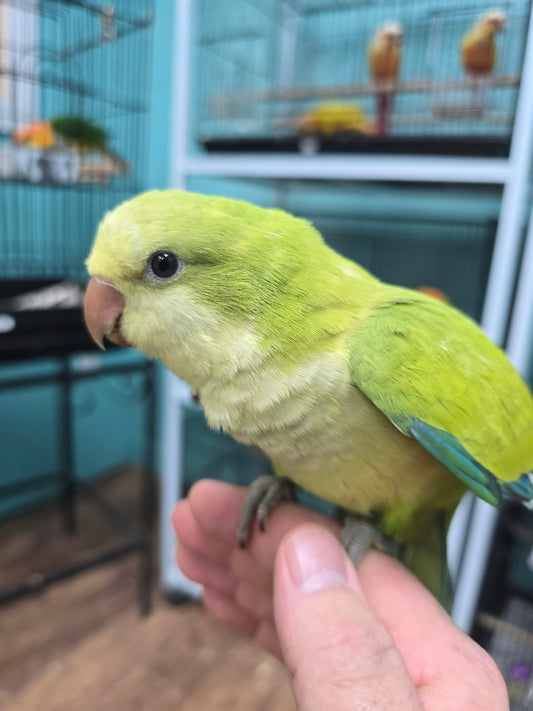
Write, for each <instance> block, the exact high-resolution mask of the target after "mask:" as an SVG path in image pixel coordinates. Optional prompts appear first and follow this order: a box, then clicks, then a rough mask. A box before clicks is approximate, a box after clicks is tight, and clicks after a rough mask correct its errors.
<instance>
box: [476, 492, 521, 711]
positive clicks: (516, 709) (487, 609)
mask: <svg viewBox="0 0 533 711" xmlns="http://www.w3.org/2000/svg"><path fill="white" fill-rule="evenodd" d="M473 634H474V638H475V639H476V640H477V641H479V642H481V643H482V644H483V645H484V646H485V647H486V649H487V650H488V652H489V653H490V654H491V656H492V657H493V658H494V661H495V662H496V663H497V665H498V667H499V668H500V671H501V672H502V675H503V677H504V679H505V682H506V684H507V688H508V691H509V700H510V706H511V711H526V709H531V708H532V707H533V511H531V510H529V509H528V508H527V507H526V506H524V505H520V504H513V505H508V506H507V507H506V508H505V510H504V512H503V515H502V516H501V517H500V519H499V522H498V531H497V535H496V536H495V538H494V545H493V549H492V552H491V565H490V566H489V568H488V570H487V572H486V575H485V584H484V585H483V592H482V596H481V601H480V605H479V610H478V614H477V617H476V620H475V626H474V630H473Z"/></svg>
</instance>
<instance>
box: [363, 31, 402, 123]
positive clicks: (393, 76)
mask: <svg viewBox="0 0 533 711" xmlns="http://www.w3.org/2000/svg"><path fill="white" fill-rule="evenodd" d="M402 40H403V28H402V26H401V25H400V24H399V23H397V22H387V23H386V24H385V25H383V26H382V27H380V28H379V29H378V30H376V34H375V35H374V37H373V38H372V41H371V42H370V44H369V46H368V50H367V59H368V70H369V72H370V75H371V76H372V79H373V81H374V84H375V85H376V87H377V88H378V89H379V91H378V93H377V109H376V115H377V118H376V125H375V131H374V133H375V135H376V136H385V135H386V134H387V123H388V121H387V119H388V114H389V113H390V111H391V109H392V98H393V89H394V85H395V83H396V80H397V78H398V74H399V72H400V64H401V60H402Z"/></svg>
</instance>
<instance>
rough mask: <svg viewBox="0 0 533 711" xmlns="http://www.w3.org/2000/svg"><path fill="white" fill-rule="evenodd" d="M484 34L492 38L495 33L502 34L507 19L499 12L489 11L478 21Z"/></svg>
mask: <svg viewBox="0 0 533 711" xmlns="http://www.w3.org/2000/svg"><path fill="white" fill-rule="evenodd" d="M479 24H480V25H481V27H482V29H483V31H484V33H485V34H486V35H487V36H490V37H492V36H493V35H495V34H496V33H497V32H502V31H503V30H505V27H506V24H507V17H506V16H505V15H504V13H503V12H501V10H489V11H488V12H486V13H485V14H484V15H483V17H482V18H481V19H480V20H479Z"/></svg>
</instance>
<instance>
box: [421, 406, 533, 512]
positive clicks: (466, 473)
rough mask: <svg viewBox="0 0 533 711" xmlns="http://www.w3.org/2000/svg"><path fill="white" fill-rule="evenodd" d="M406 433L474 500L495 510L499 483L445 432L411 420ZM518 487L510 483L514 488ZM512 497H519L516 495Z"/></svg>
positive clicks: (499, 499)
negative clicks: (464, 487) (445, 469)
mask: <svg viewBox="0 0 533 711" xmlns="http://www.w3.org/2000/svg"><path fill="white" fill-rule="evenodd" d="M408 431H409V434H410V435H411V436H412V437H413V438H414V439H416V440H417V442H419V443H420V444H421V445H422V446H423V447H424V449H426V450H427V451H428V452H429V453H430V454H432V455H433V456H434V457H435V459H437V460H438V461H439V462H440V463H441V464H443V465H444V466H445V467H446V468H447V469H449V470H450V471H451V472H452V474H455V476H456V477H457V478H458V479H460V480H461V481H462V482H463V483H464V484H466V486H468V488H469V489H471V490H472V491H473V492H474V493H475V494H476V495H477V496H479V497H480V498H481V499H484V500H485V501H487V502H488V503H489V504H492V505H493V506H498V504H499V503H500V502H501V497H502V489H501V486H500V484H499V482H498V480H497V479H496V477H495V476H494V474H492V472H490V471H489V470H488V469H486V468H485V467H484V466H483V465H482V464H480V463H479V462H478V461H477V460H476V459H474V457H473V456H472V455H471V454H470V453H469V452H468V451H467V450H466V449H465V448H464V447H463V445H462V444H461V443H460V442H458V441H457V440H456V439H455V437H453V436H452V435H451V434H449V433H448V432H445V431H444V430H440V429H438V428H437V427H432V426H431V425H428V424H426V423H425V422H422V421H421V420H416V419H412V420H411V422H410V426H409V430H408ZM518 481H520V480H518ZM517 483H518V482H513V484H517ZM511 486H512V484H511ZM518 488H519V487H518ZM515 493H517V494H518V491H516V492H515ZM532 493H533V492H532Z"/></svg>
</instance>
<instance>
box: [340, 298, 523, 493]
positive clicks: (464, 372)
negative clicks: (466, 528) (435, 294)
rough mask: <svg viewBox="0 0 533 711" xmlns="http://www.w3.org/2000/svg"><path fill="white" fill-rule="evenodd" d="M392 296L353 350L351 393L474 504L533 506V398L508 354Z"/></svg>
mask: <svg viewBox="0 0 533 711" xmlns="http://www.w3.org/2000/svg"><path fill="white" fill-rule="evenodd" d="M390 291H391V292H392V293H391V294H389V296H388V297H387V298H386V299H383V300H382V301H381V302H380V303H378V304H377V305H374V308H373V309H371V311H370V312H369V313H368V315H367V316H366V318H365V319H364V325H362V326H361V327H359V328H358V330H357V331H356V333H355V334H354V336H353V338H352V341H351V343H350V353H349V367H350V374H351V377H352V381H353V383H354V385H356V386H357V387H358V388H359V389H360V390H361V391H362V392H363V393H364V394H365V395H366V396H367V397H368V398H369V399H370V400H371V401H372V402H373V403H374V405H376V407H378V408H379V409H380V410H381V411H382V412H383V413H384V414H385V415H386V416H387V417H388V418H389V419H390V421H391V422H392V423H393V424H394V425H395V426H396V427H397V428H398V429H400V430H401V431H402V432H403V433H404V434H406V435H408V436H410V437H413V438H414V439H416V440H417V441H418V442H419V443H420V444H421V445H422V446H423V447H424V448H425V449H426V450H427V451H428V452H429V453H430V454H432V455H433V456H434V457H435V458H436V459H437V460H438V461H439V462H441V464H443V465H444V466H445V467H446V468H447V469H448V470H449V471H450V472H452V473H453V474H454V475H455V476H456V477H458V478H459V479H460V480H461V481H462V482H463V483H464V484H465V485H466V486H468V487H469V488H470V489H471V490H472V491H474V492H475V493H476V494H477V495H478V496H479V497H480V498H482V499H484V500H485V501H488V502H489V503H491V504H493V505H497V504H498V503H499V502H500V500H501V498H502V495H508V496H512V497H518V498H523V499H526V500H529V499H533V485H532V483H531V481H530V479H529V478H528V475H527V472H529V471H530V469H532V468H533V400H532V399H531V395H530V394H529V392H528V389H527V387H526V385H525V384H524V383H523V382H522V380H521V379H520V376H519V375H518V373H517V372H516V371H515V370H514V368H513V367H512V366H511V364H510V363H509V361H508V360H507V358H506V356H505V354H504V353H503V352H502V351H501V350H500V349H499V348H497V347H496V346H495V345H494V344H493V343H492V342H491V341H490V340H489V339H488V338H487V337H486V336H485V335H484V334H483V333H482V331H481V330H480V329H479V328H478V327H477V325H476V324H474V322H473V321H471V320H470V319H469V318H467V317H466V316H464V315H463V314H461V313H460V312H459V311H457V310H456V309H454V308H452V307H450V306H449V305H447V304H443V303H441V302H439V301H437V300H435V299H429V298H428V297H426V296H425V295H423V294H417V293H414V292H409V291H408V290H404V289H400V288H399V287H392V288H391V290H390Z"/></svg>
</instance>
